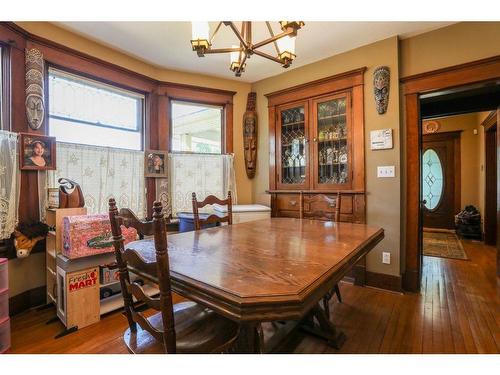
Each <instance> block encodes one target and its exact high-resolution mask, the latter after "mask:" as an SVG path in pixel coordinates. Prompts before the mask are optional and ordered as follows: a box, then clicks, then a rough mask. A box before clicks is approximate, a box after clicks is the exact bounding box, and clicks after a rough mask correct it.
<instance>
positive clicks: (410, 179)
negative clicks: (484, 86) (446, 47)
mask: <svg viewBox="0 0 500 375" xmlns="http://www.w3.org/2000/svg"><path fill="white" fill-rule="evenodd" d="M499 78H500V55H499V56H494V57H491V58H488V59H484V60H479V61H475V62H471V63H466V64H462V65H457V66H453V67H449V68H445V69H439V70H435V71H431V72H427V73H422V74H417V75H413V76H409V77H405V78H402V79H401V80H400V82H401V84H402V92H403V95H404V109H405V122H406V124H405V126H406V139H405V146H406V147H405V149H406V171H405V172H406V194H405V198H406V202H405V203H406V212H405V215H404V217H405V222H404V226H405V237H404V238H405V247H406V254H405V261H404V263H405V269H404V272H403V288H404V289H405V290H407V291H412V292H418V291H420V279H421V274H422V272H421V267H422V250H421V241H422V239H421V235H420V224H421V220H422V218H421V212H420V173H421V171H420V169H421V155H420V149H421V132H422V129H421V125H422V121H421V117H420V95H422V94H424V93H429V92H434V91H439V90H443V89H449V88H452V87H459V86H465V85H470V84H474V83H480V82H486V81H493V80H496V79H499ZM497 154H500V149H497ZM498 157H499V158H500V155H498ZM498 194H499V195H500V191H499V192H498ZM497 216H499V217H500V211H499V210H498V207H497Z"/></svg>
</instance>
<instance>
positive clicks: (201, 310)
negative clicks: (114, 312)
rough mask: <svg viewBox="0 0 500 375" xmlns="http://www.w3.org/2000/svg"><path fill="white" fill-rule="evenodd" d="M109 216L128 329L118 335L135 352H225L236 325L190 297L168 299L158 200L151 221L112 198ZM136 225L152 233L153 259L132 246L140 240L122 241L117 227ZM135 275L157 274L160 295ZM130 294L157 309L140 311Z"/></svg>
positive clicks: (163, 230) (164, 234) (164, 242)
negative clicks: (134, 278)
mask: <svg viewBox="0 0 500 375" xmlns="http://www.w3.org/2000/svg"><path fill="white" fill-rule="evenodd" d="M109 219H110V222H111V231H112V234H113V246H114V248H115V256H116V263H117V265H118V269H119V276H120V284H121V290H122V296H123V302H124V308H125V316H126V317H127V321H128V325H129V328H128V329H127V330H126V331H125V333H124V336H123V339H124V342H125V345H126V346H127V349H128V351H129V352H130V353H134V354H143V353H144V354H155V353H157V354H158V353H170V354H172V353H222V352H226V351H230V350H231V349H232V346H233V343H234V342H235V340H236V338H237V336H238V325H237V324H236V323H235V322H233V321H231V320H229V319H226V318H224V317H222V316H220V315H218V314H216V313H215V312H214V311H212V310H210V309H208V308H205V307H203V306H201V305H199V304H197V303H195V302H181V303H177V304H175V305H174V304H173V303H172V290H171V284H170V266H169V258H168V248H167V232H166V221H165V218H164V217H163V213H162V205H161V203H160V202H154V204H153V220H152V221H141V220H139V219H138V218H137V217H136V215H135V214H134V213H133V212H132V211H130V210H129V209H126V208H122V209H121V210H120V211H118V209H117V207H116V202H115V200H114V199H110V200H109ZM122 225H123V226H124V227H126V228H129V227H132V228H135V229H136V230H137V231H138V232H139V233H141V234H143V235H146V236H151V235H153V237H154V246H155V250H156V257H155V258H156V259H144V258H142V257H141V255H140V254H139V253H138V252H137V251H136V250H137V249H140V247H142V246H145V245H144V241H135V242H131V243H129V244H127V245H124V242H123V236H122V230H121V226H122ZM129 270H130V271H132V272H133V273H134V274H137V275H139V276H140V275H141V273H142V274H146V273H149V274H156V275H157V277H158V287H159V290H160V293H159V296H158V297H154V296H148V295H146V293H145V291H144V289H143V288H142V286H141V285H140V284H139V283H138V282H130V275H129ZM134 298H135V299H136V300H137V301H138V302H139V301H140V302H142V303H144V304H145V305H146V306H147V307H149V308H151V309H153V310H155V311H157V312H156V313H155V314H152V315H150V316H149V311H148V316H146V315H144V314H143V313H142V312H141V311H140V310H143V309H139V308H138V307H136V304H134Z"/></svg>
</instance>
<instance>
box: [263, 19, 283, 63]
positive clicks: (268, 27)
mask: <svg viewBox="0 0 500 375" xmlns="http://www.w3.org/2000/svg"><path fill="white" fill-rule="evenodd" d="M266 25H267V29H268V30H269V34H271V37H273V36H274V33H273V29H272V27H271V23H269V21H266ZM273 44H274V48H275V49H276V53H277V54H278V56H279V54H280V49H279V48H278V43H276V41H274V42H273Z"/></svg>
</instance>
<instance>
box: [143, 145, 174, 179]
mask: <svg viewBox="0 0 500 375" xmlns="http://www.w3.org/2000/svg"><path fill="white" fill-rule="evenodd" d="M167 162H168V159H167V151H159V150H146V152H145V154H144V176H145V177H158V178H160V177H161V178H165V177H167V172H168V171H167Z"/></svg>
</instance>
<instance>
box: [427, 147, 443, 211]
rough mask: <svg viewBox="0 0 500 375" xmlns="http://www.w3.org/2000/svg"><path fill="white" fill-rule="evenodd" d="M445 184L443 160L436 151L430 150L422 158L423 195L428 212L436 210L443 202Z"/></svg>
mask: <svg viewBox="0 0 500 375" xmlns="http://www.w3.org/2000/svg"><path fill="white" fill-rule="evenodd" d="M443 182H444V180H443V168H442V165H441V160H440V159H439V156H438V154H437V153H436V151H434V150H433V149H432V148H429V149H427V150H425V152H424V155H423V156H422V190H423V191H422V195H423V197H424V199H425V207H426V208H427V209H428V210H434V209H436V207H437V206H438V204H439V203H440V202H441V196H442V195H443Z"/></svg>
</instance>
